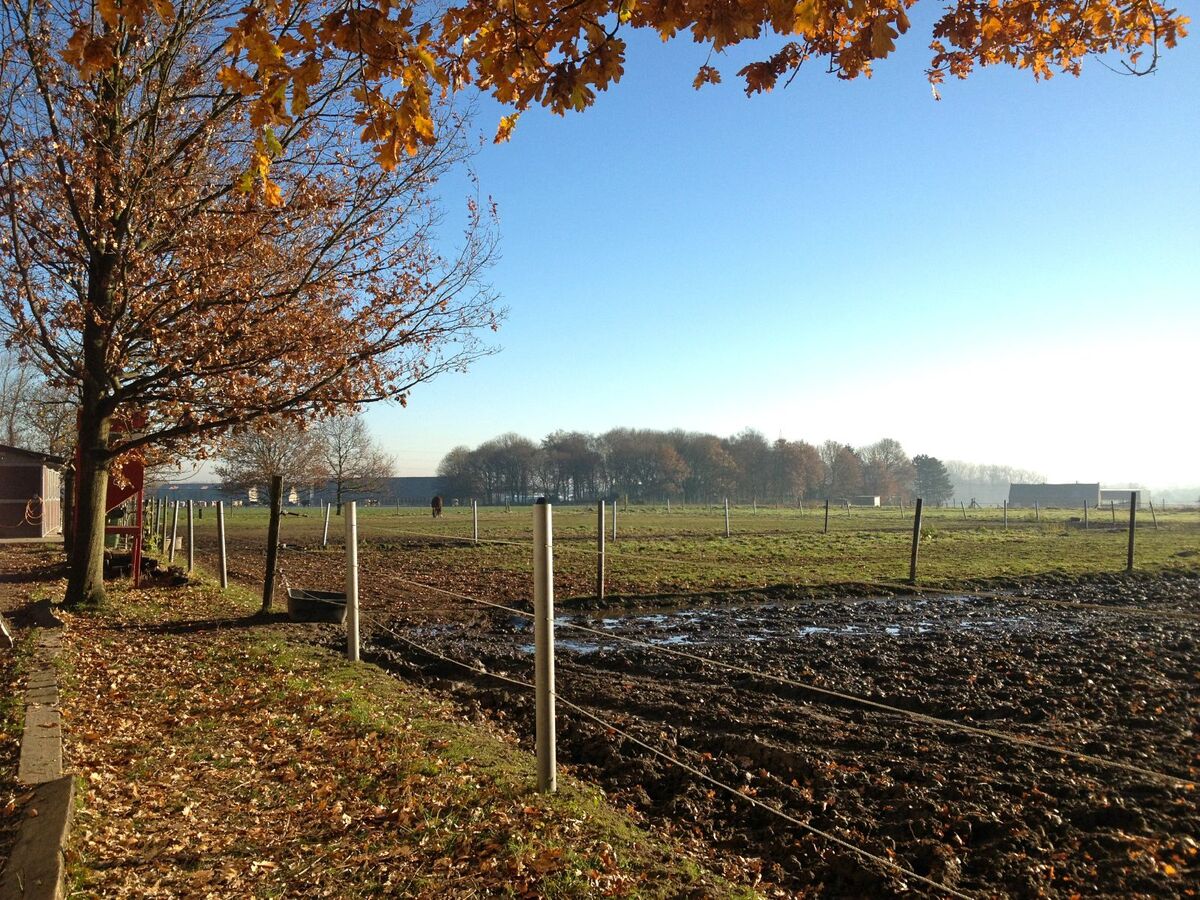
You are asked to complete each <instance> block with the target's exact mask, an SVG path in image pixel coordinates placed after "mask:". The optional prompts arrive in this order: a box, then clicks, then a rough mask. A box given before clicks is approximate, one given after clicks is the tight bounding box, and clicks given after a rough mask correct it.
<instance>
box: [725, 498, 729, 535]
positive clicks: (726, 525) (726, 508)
mask: <svg viewBox="0 0 1200 900" xmlns="http://www.w3.org/2000/svg"><path fill="white" fill-rule="evenodd" d="M725 537H729V498H728V497H726V498H725Z"/></svg>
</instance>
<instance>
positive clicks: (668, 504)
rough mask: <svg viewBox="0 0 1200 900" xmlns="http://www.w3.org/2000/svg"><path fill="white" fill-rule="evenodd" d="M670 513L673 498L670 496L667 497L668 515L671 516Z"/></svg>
mask: <svg viewBox="0 0 1200 900" xmlns="http://www.w3.org/2000/svg"><path fill="white" fill-rule="evenodd" d="M670 514H671V498H670V497H668V498H667V515H668V516H669V515H670Z"/></svg>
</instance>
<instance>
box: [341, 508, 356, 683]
mask: <svg viewBox="0 0 1200 900" xmlns="http://www.w3.org/2000/svg"><path fill="white" fill-rule="evenodd" d="M344 513H345V516H346V659H348V660H350V662H358V660H359V646H358V504H357V503H356V502H355V501H353V500H351V501H350V502H349V503H347V504H346V505H345V507H344Z"/></svg>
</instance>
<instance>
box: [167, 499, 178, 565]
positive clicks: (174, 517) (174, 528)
mask: <svg viewBox="0 0 1200 900" xmlns="http://www.w3.org/2000/svg"><path fill="white" fill-rule="evenodd" d="M178 537H179V501H178V500H176V501H175V508H174V510H172V512H171V549H170V550H168V551H167V562H169V563H173V562H175V541H176V539H177V538H178Z"/></svg>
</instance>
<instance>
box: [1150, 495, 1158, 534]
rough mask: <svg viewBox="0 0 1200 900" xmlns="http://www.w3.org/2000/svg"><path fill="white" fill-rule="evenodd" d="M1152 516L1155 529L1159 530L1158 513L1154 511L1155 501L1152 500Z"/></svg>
mask: <svg viewBox="0 0 1200 900" xmlns="http://www.w3.org/2000/svg"><path fill="white" fill-rule="evenodd" d="M1150 518H1151V519H1153V520H1154V530H1155V531H1158V515H1157V513H1155V512H1154V501H1153V500H1151V501H1150Z"/></svg>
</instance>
